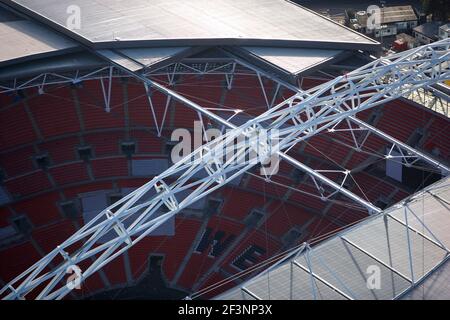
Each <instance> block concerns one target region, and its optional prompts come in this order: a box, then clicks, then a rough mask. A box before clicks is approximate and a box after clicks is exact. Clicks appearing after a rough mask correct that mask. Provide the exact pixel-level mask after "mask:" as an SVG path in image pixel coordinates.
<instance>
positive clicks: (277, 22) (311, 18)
mask: <svg viewBox="0 0 450 320" xmlns="http://www.w3.org/2000/svg"><path fill="white" fill-rule="evenodd" d="M11 2H12V3H15V4H16V5H17V4H18V5H20V6H23V7H26V8H28V9H29V10H31V11H33V12H35V13H37V14H38V15H41V16H43V17H45V18H46V19H48V20H51V21H53V22H55V23H57V24H59V25H60V26H62V27H64V28H66V27H67V21H68V19H69V17H70V14H68V13H67V8H69V6H71V5H76V6H78V7H79V8H80V18H81V20H80V21H81V28H80V29H75V30H72V31H73V32H75V33H76V34H77V35H78V36H80V37H83V38H85V39H87V40H88V41H90V42H92V43H98V42H114V41H118V40H120V41H140V40H141V41H142V40H148V41H155V42H156V41H160V42H162V43H169V42H170V43H172V45H173V43H174V42H176V43H184V45H192V44H193V43H194V42H192V40H197V41H198V40H204V42H208V41H209V40H211V39H222V42H223V41H224V40H225V39H227V40H228V44H230V43H233V41H235V42H236V41H238V42H241V43H244V44H245V43H249V42H252V41H256V40H258V41H260V42H261V41H262V40H264V41H287V42H289V41H294V42H295V41H303V42H308V43H310V44H314V43H316V44H318V43H323V42H326V43H333V44H355V45H369V46H377V45H378V43H377V42H376V41H374V40H372V39H370V38H367V37H365V36H364V35H361V34H359V33H357V32H355V31H353V30H350V29H348V28H345V27H344V26H342V25H339V24H337V23H335V22H333V21H331V20H329V19H326V18H324V17H322V16H320V15H318V14H316V13H314V12H313V11H310V10H308V9H306V8H303V7H300V6H298V5H295V4H293V3H291V2H289V1H284V0H248V1H241V0H214V1H205V0H192V1H176V0H152V1H148V0H101V1H100V0H79V1H76V3H74V2H73V1H71V0H59V1H52V0H40V1H35V0H14V1H11ZM66 29H67V28H66ZM67 31H68V30H67ZM183 39H184V40H189V41H182V40H183ZM268 45H269V44H268ZM155 46H161V45H160V43H159V42H158V43H157V44H156V45H155Z"/></svg>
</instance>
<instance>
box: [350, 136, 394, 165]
mask: <svg viewBox="0 0 450 320" xmlns="http://www.w3.org/2000/svg"><path fill="white" fill-rule="evenodd" d="M386 145H387V142H386V141H385V140H383V139H381V138H379V137H378V136H376V135H374V134H370V135H369V137H368V138H367V140H366V141H365V142H364V145H363V147H362V150H364V151H367V152H370V153H373V154H380V152H383V153H382V154H384V150H383V149H382V148H383V146H386ZM369 156H370V155H368V154H367V153H364V152H356V151H355V152H354V153H353V155H352V156H351V158H350V160H349V162H348V164H347V168H355V167H356V166H358V165H359V164H361V163H362V162H363V161H365V160H366V159H367V158H368V157H369Z"/></svg>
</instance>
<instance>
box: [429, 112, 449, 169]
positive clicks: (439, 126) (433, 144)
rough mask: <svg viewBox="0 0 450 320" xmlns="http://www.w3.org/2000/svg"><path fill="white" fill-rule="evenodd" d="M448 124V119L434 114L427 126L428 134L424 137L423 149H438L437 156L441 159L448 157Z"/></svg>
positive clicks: (430, 150)
mask: <svg viewBox="0 0 450 320" xmlns="http://www.w3.org/2000/svg"><path fill="white" fill-rule="evenodd" d="M449 131H450V125H449V122H448V119H444V118H442V117H441V116H438V115H436V116H435V117H434V120H433V123H432V124H431V126H430V127H429V128H428V136H427V138H426V141H425V144H424V149H425V150H426V151H428V152H432V151H433V149H434V148H437V149H439V153H440V155H439V157H440V158H442V159H447V160H448V159H450V139H449V133H448V132H449Z"/></svg>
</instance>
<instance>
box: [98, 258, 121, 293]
mask: <svg viewBox="0 0 450 320" xmlns="http://www.w3.org/2000/svg"><path fill="white" fill-rule="evenodd" d="M102 271H103V272H104V273H105V275H106V277H107V278H108V281H109V283H110V284H111V286H120V285H122V284H125V283H126V282H127V276H126V272H125V262H124V259H123V256H119V257H117V258H116V259H114V260H113V261H111V262H110V263H108V264H107V265H106V266H104V267H103V268H102Z"/></svg>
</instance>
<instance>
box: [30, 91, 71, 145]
mask: <svg viewBox="0 0 450 320" xmlns="http://www.w3.org/2000/svg"><path fill="white" fill-rule="evenodd" d="M28 104H29V106H30V111H31V113H32V114H33V116H34V119H35V120H36V123H37V125H38V127H39V130H40V132H41V133H42V136H43V137H44V138H49V137H54V136H59V135H63V134H68V133H71V132H79V131H80V124H79V121H78V116H77V113H76V109H75V104H74V102H73V99H72V93H71V91H70V89H68V88H59V89H55V90H51V91H49V92H48V93H45V94H43V95H40V96H36V97H33V98H31V99H29V100H28ZM31 128H32V127H31V126H30V127H28V128H27V130H28V131H30V130H31Z"/></svg>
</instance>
